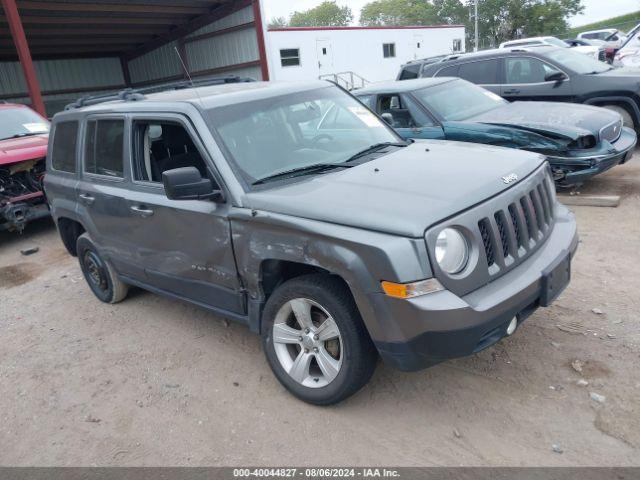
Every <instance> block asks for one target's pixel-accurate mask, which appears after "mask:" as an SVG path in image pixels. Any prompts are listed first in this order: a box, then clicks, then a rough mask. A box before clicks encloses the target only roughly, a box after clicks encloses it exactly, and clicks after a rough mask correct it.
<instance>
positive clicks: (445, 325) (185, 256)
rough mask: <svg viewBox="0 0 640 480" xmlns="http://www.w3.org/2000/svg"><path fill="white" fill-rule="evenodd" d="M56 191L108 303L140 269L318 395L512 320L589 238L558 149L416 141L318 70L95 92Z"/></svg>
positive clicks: (95, 287) (56, 163) (55, 153)
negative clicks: (305, 77)
mask: <svg viewBox="0 0 640 480" xmlns="http://www.w3.org/2000/svg"><path fill="white" fill-rule="evenodd" d="M45 189H46V194H47V199H48V201H49V202H50V205H51V212H52V214H53V217H54V219H55V221H56V224H57V226H58V229H59V232H60V235H61V237H62V241H63V242H64V245H65V246H66V248H67V249H68V250H69V252H70V253H71V254H72V255H77V256H78V258H79V261H80V267H81V269H82V272H83V273H84V276H85V278H86V281H87V283H88V284H89V286H90V288H91V290H92V291H93V293H94V294H95V295H96V296H97V297H98V298H99V299H100V300H101V301H103V302H110V303H115V302H119V301H121V300H123V299H124V298H125V296H126V294H127V289H128V287H129V286H136V287H141V288H143V289H146V290H150V291H151V292H155V293H159V294H162V295H166V296H169V297H172V298H176V299H181V300H187V301H189V302H191V303H194V304H196V305H198V306H200V307H203V308H205V309H208V310H210V311H212V312H214V313H215V314H217V315H220V316H223V317H226V318H229V319H233V320H236V321H239V322H241V323H244V324H246V325H248V326H249V328H250V329H251V330H252V331H253V332H256V333H259V334H261V335H262V339H263V346H264V350H265V353H266V358H267V361H268V362H269V365H270V367H271V368H272V370H273V372H274V373H275V375H276V377H277V378H278V380H279V381H280V382H281V383H282V384H283V385H284V386H285V387H286V388H287V389H288V390H289V391H290V392H291V393H293V394H294V395H295V396H297V397H299V398H301V399H303V400H305V401H307V402H310V403H314V404H319V405H327V404H331V403H335V402H338V401H340V400H342V399H344V398H346V397H348V396H349V395H351V394H353V393H354V392H356V391H357V390H358V389H360V388H361V387H362V386H363V385H364V384H365V383H367V381H368V380H369V378H370V377H371V375H372V373H373V371H374V369H375V366H376V361H377V357H378V355H379V356H381V357H382V359H383V360H384V361H385V362H386V363H388V364H390V365H392V366H394V367H396V368H399V369H401V370H418V369H421V368H425V367H427V366H430V365H434V364H436V363H438V362H441V361H443V360H446V359H450V358H454V357H459V356H463V355H469V354H472V353H474V352H478V351H480V350H482V349H484V348H486V347H488V346H490V345H492V344H494V343H495V342H497V341H498V340H500V339H501V338H503V337H504V336H507V335H511V334H512V333H513V332H514V331H515V330H516V328H517V326H518V325H519V324H520V323H521V322H523V321H524V320H525V319H526V318H527V317H528V316H529V315H530V314H531V313H532V312H533V311H534V310H535V309H536V308H538V307H540V306H543V307H544V306H547V305H549V304H550V303H551V302H552V301H553V300H554V299H555V298H556V297H557V295H558V294H559V293H560V292H561V291H562V290H563V289H564V288H565V286H566V285H567V283H568V282H569V276H570V263H571V257H572V255H573V253H574V251H575V249H576V246H577V234H576V224H575V221H574V218H573V216H572V215H571V213H570V212H569V211H568V210H567V209H566V208H565V207H564V206H562V205H560V204H559V203H558V202H557V201H556V197H555V191H554V185H553V179H552V178H551V174H550V170H549V165H548V164H547V162H546V161H545V159H544V157H542V156H540V155H538V154H534V153H529V152H524V151H515V150H512V149H502V148H497V147H490V146H481V145H475V144H469V143H456V142H447V141H424V140H416V141H414V142H405V141H403V140H402V139H401V138H400V137H399V136H398V135H397V134H396V133H394V131H393V130H392V129H391V128H389V127H388V126H387V125H386V123H385V122H384V121H382V120H381V119H380V118H379V117H377V116H376V115H375V114H374V113H372V112H371V111H369V110H368V109H366V108H365V107H364V106H363V105H362V104H361V103H360V102H359V101H358V100H356V99H355V98H354V97H352V96H351V95H350V94H348V93H347V92H345V91H343V90H342V89H340V88H338V87H336V86H335V85H332V84H329V83H325V82H320V81H317V82H311V83H301V84H274V83H263V82H251V83H229V82H227V83H225V84H224V85H207V86H199V87H197V88H186V89H170V90H167V91H162V92H157V93H153V94H148V93H140V92H133V91H125V92H122V93H121V94H119V95H117V96H114V97H111V98H109V97H107V98H102V99H97V100H96V99H93V100H92V99H89V100H86V101H85V100H83V101H79V102H77V103H76V104H75V105H72V106H70V107H68V108H67V110H66V111H64V112H62V113H60V114H58V115H56V116H55V117H54V120H53V133H52V135H51V142H50V145H49V152H48V156H47V174H46V179H45Z"/></svg>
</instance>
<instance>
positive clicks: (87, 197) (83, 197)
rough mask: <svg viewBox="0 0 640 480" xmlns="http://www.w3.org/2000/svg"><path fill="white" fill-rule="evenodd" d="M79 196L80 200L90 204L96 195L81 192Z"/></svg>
mask: <svg viewBox="0 0 640 480" xmlns="http://www.w3.org/2000/svg"><path fill="white" fill-rule="evenodd" d="M79 197H80V200H81V201H82V202H83V203H85V204H87V205H91V204H93V202H95V201H96V197H92V196H91V195H89V194H88V193H81V194H80V195H79Z"/></svg>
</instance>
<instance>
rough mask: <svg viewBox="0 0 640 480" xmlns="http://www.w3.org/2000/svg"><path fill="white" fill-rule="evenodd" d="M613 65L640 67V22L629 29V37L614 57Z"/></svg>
mask: <svg viewBox="0 0 640 480" xmlns="http://www.w3.org/2000/svg"><path fill="white" fill-rule="evenodd" d="M613 65H614V66H615V67H633V68H640V24H638V25H636V26H635V27H634V28H633V29H632V30H630V31H629V34H628V36H627V39H626V40H625V42H624V43H623V44H622V46H621V47H620V49H619V50H618V51H617V52H616V55H615V57H614V58H613Z"/></svg>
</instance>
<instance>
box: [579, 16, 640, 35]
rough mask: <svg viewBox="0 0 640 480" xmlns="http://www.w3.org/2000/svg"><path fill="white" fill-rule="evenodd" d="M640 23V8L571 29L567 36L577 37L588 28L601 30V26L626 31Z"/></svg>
mask: <svg viewBox="0 0 640 480" xmlns="http://www.w3.org/2000/svg"><path fill="white" fill-rule="evenodd" d="M638 23H640V10H638V11H637V12H633V13H627V14H625V15H618V16H617V17H611V18H607V19H606V20H601V21H599V22H594V23H588V24H586V25H580V26H579V27H574V28H572V29H570V30H569V32H568V34H567V36H568V37H575V36H576V35H578V34H579V33H580V32H586V31H587V30H600V29H601V28H617V29H618V30H622V31H624V32H625V33H626V32H627V31H629V30H631V29H632V28H633V27H635V26H636V25H637V24H638Z"/></svg>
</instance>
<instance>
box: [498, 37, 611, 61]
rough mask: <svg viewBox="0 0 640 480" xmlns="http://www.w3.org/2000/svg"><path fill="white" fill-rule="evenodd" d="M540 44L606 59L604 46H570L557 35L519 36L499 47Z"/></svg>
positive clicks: (602, 59)
mask: <svg viewBox="0 0 640 480" xmlns="http://www.w3.org/2000/svg"><path fill="white" fill-rule="evenodd" d="M540 45H551V46H553V47H562V48H572V49H573V50H575V51H576V52H579V53H583V54H585V55H588V56H590V57H591V58H595V59H596V60H601V61H604V48H602V47H598V46H592V45H580V46H577V47H570V46H569V45H568V44H567V43H565V42H563V41H562V40H560V39H559V38H556V37H530V38H519V39H518V40H509V41H508V42H502V43H501V44H500V47H499V48H513V47H535V46H540Z"/></svg>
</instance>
